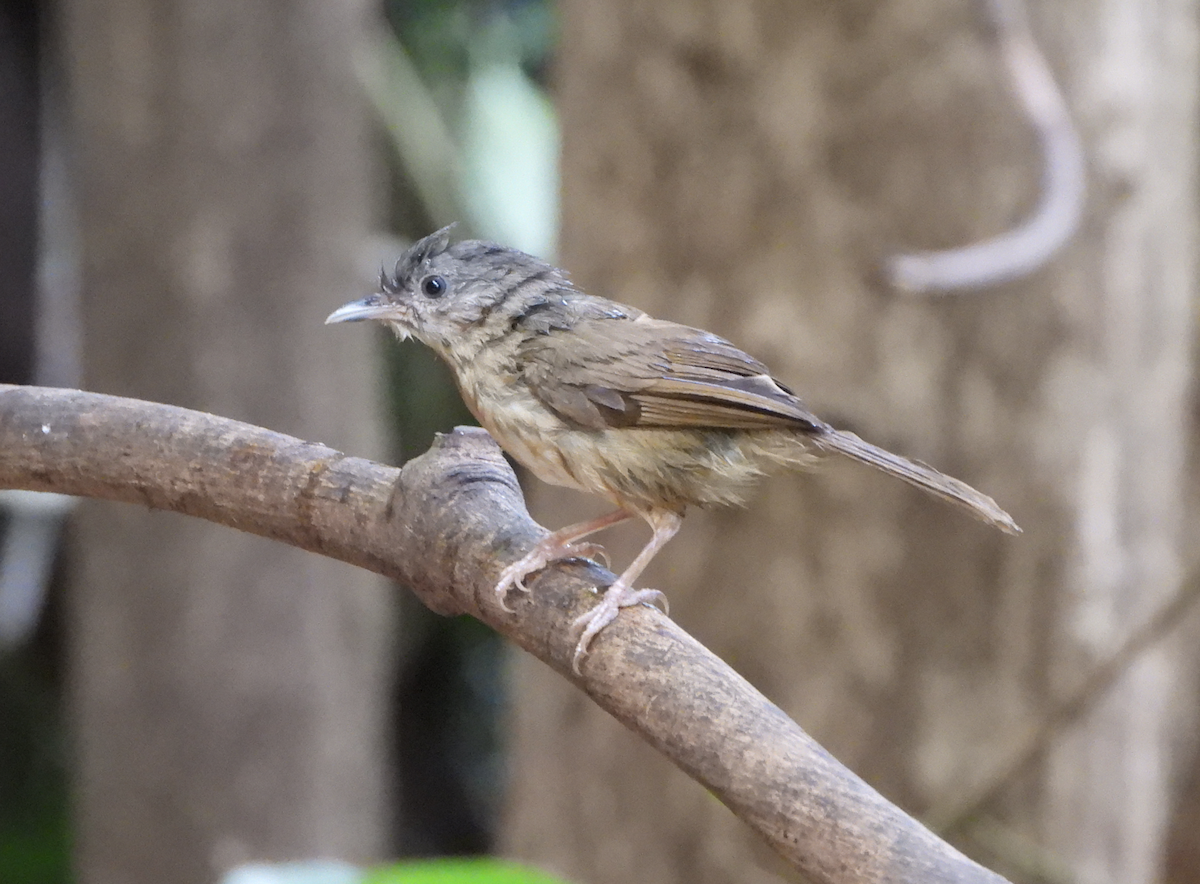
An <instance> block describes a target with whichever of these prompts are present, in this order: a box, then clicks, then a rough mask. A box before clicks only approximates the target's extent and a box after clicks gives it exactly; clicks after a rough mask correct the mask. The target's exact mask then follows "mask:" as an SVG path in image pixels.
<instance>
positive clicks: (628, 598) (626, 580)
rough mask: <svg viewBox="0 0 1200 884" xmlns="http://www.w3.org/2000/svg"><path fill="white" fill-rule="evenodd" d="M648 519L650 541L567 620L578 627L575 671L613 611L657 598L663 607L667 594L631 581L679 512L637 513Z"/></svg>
mask: <svg viewBox="0 0 1200 884" xmlns="http://www.w3.org/2000/svg"><path fill="white" fill-rule="evenodd" d="M638 515H640V516H641V517H642V518H643V519H645V520H646V521H647V522H649V523H650V527H651V528H652V529H654V535H653V536H652V537H651V538H650V542H649V543H647V544H646V545H645V546H644V547H642V551H641V552H640V553H638V555H637V558H636V559H634V560H633V562H632V563H630V565H629V567H628V568H626V569H625V572H624V573H623V574H622V575H621V576H620V577H618V578H617V579H616V581H615V582H614V583H613V584H612V586H610V587H609V588H608V589H606V590H605V591H604V595H603V597H601V599H600V604H598V605H596V607H594V608H592V609H591V610H590V611H588V612H587V613H585V614H580V615H579V616H578V617H576V618H575V622H574V623H572V624H571V626H572V629H582V630H583V632H582V634H581V635H580V636H579V644H577V645H576V646H575V658H574V660H572V662H571V666H572V668H573V669H574V670H575V673H576V674H579V661H580V660H581V659H582V658H583V655H584V654H585V653H587V649H588V645H589V644H591V642H592V639H593V638H595V637H596V634H597V633H598V632H600V630H601V629H603V628H604V627H605V626H607V625H608V624H610V623H612V622H613V620H615V619H616V617H617V612H618V611H620V610H621V609H622V608H628V607H629V606H630V605H641V604H654V603H655V602H659V601H661V602H662V604H663V610H664V611H665V610H666V607H667V597H666V596H665V595H663V594H662V593H661V592H659V591H658V590H657V589H634V588H633V582H634V581H635V580H637V579H638V577H640V576H641V574H642V571H644V570H645V568H646V566H647V565H649V564H650V560H651V559H653V558H654V556H655V555H656V554H657V553H658V551H659V550H660V549H662V548H663V547H664V546H665V545H666V543H667V541H668V540H670V539H671V538H672V537H674V536H675V533H676V532H677V531H678V530H679V526H680V525H682V524H683V516H681V515H680V514H679V513H676V512H672V511H671V510H649V511H647V512H642V513H638Z"/></svg>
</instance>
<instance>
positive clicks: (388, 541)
mask: <svg viewBox="0 0 1200 884" xmlns="http://www.w3.org/2000/svg"><path fill="white" fill-rule="evenodd" d="M4 487H16V488H24V489H28V490H36V491H57V492H60V493H67V494H82V495H88V496H92V497H100V498H105V499H109V500H116V501H123V502H126V503H135V504H140V505H143V506H146V507H149V508H151V509H163V510H171V511H174V512H180V513H186V514H188V515H192V516H199V517H201V518H204V519H209V520H211V521H213V522H216V523H219V524H222V525H227V526H230V527H236V528H238V529H240V530H242V531H247V532H251V533H254V534H258V535H261V536H263V537H270V538H274V539H276V540H281V541H284V542H285V543H290V544H293V545H295V546H298V547H301V548H303V549H307V550H311V551H313V552H319V553H323V554H324V555H326V556H330V557H333V558H337V559H341V560H342V561H345V562H350V563H352V564H356V565H360V566H362V567H365V568H369V569H371V570H374V571H377V572H378V573H380V574H383V575H385V576H388V577H393V578H395V579H397V580H400V581H401V582H403V583H405V584H407V585H409V586H411V587H412V588H413V590H414V591H415V592H416V593H417V595H418V597H419V598H420V599H421V600H422V601H423V602H424V603H425V604H426V605H428V606H429V607H430V608H432V609H433V610H434V611H436V612H438V613H442V614H459V613H466V614H471V615H473V616H475V617H478V618H479V619H481V620H483V621H484V622H486V623H488V624H489V625H490V626H492V627H494V628H495V629H497V630H499V631H500V632H502V633H504V634H505V635H507V636H509V637H510V638H512V639H513V640H514V641H516V642H517V643H518V644H519V645H521V646H522V647H523V648H525V649H526V650H527V651H529V652H530V653H531V654H533V655H535V656H536V657H538V658H539V659H541V660H542V661H544V662H545V663H548V664H549V665H550V667H551V669H552V670H554V671H555V672H557V673H558V674H559V675H562V676H564V677H566V678H568V679H570V680H571V681H573V682H575V683H576V684H577V685H578V686H579V687H581V688H582V689H583V690H584V691H586V692H587V694H588V695H589V696H590V697H591V698H592V699H593V700H594V701H595V703H596V704H597V706H598V707H599V708H602V709H604V710H605V711H606V712H608V713H609V714H611V715H612V716H613V718H614V719H615V720H617V721H620V722H621V723H622V724H624V725H625V726H626V727H628V728H629V729H630V731H632V732H633V733H635V734H637V735H639V736H640V737H641V738H642V739H644V740H645V741H646V742H647V743H648V744H650V745H652V746H654V747H655V748H656V749H657V750H658V751H659V752H661V753H662V754H663V755H665V756H666V757H667V758H669V759H670V760H671V761H673V762H674V763H675V764H676V765H678V766H679V768H680V769H681V770H683V771H685V772H686V773H687V774H688V776H690V777H693V778H695V779H696V780H697V781H698V782H700V783H701V784H703V785H704V786H705V787H707V788H708V789H710V790H711V791H712V793H713V794H714V795H715V796H716V797H717V798H719V799H720V800H721V801H723V802H724V803H725V804H726V805H727V806H728V807H729V808H730V809H731V810H732V811H733V812H734V813H735V814H737V815H738V816H739V817H741V818H742V819H743V820H745V821H746V822H747V823H748V824H749V825H750V826H751V827H752V828H753V829H754V830H755V831H757V832H759V833H760V834H761V835H762V836H763V838H764V839H765V840H766V842H767V843H768V844H770V845H771V846H772V847H774V848H775V849H776V850H777V851H778V852H779V853H780V855H781V856H782V857H783V858H784V859H785V860H786V861H787V862H789V863H790V864H792V865H793V866H794V867H795V868H796V869H798V870H800V871H802V872H804V873H805V874H806V875H808V876H809V877H810V879H811V880H812V881H814V882H818V884H821V882H826V884H864V882H881V884H882V882H885V881H886V882H913V884H916V882H951V881H955V882H963V884H1003V881H1004V879H1002V878H1000V877H999V876H997V875H994V874H993V873H991V872H988V871H987V870H986V869H983V868H982V867H980V866H978V865H976V864H974V863H972V862H971V861H970V860H967V859H966V858H965V857H963V856H962V855H961V854H959V853H958V852H957V851H955V850H954V849H953V848H951V847H950V846H949V845H948V844H946V843H945V842H943V841H939V840H938V839H937V838H936V837H935V836H933V835H932V834H931V833H930V832H929V831H928V830H926V829H925V828H924V827H922V826H921V825H920V824H919V823H917V822H916V821H915V820H913V819H911V818H910V817H907V816H906V815H905V814H904V813H902V812H901V811H900V810H899V809H897V808H896V807H894V806H893V805H890V804H888V803H887V802H886V801H884V800H883V799H882V798H881V797H880V796H879V795H878V793H876V792H875V791H874V790H872V789H871V788H870V787H868V786H867V785H866V784H865V783H863V782H862V780H860V779H859V778H858V777H856V776H855V775H854V774H853V773H851V772H850V771H849V770H847V769H846V768H845V767H843V766H842V765H841V764H839V763H838V762H837V761H836V760H834V758H833V757H832V756H830V755H829V754H828V753H827V752H825V751H824V750H823V749H822V748H821V747H820V746H818V745H817V744H816V743H815V742H814V741H813V740H812V739H811V738H810V737H809V736H808V735H807V734H805V733H804V732H803V731H802V730H801V729H800V728H799V727H797V726H796V725H795V723H794V722H792V721H791V720H790V719H789V718H788V717H787V716H786V715H784V714H783V713H782V712H780V710H779V709H778V708H777V707H775V706H774V705H772V704H771V703H770V702H769V701H768V700H767V699H766V698H765V697H763V696H762V694H760V693H759V692H758V691H756V690H755V689H754V688H753V687H751V686H750V684H749V683H748V682H746V681H745V679H743V678H741V677H740V676H738V675H737V674H736V673H735V672H733V670H732V669H730V668H729V667H728V666H727V665H725V664H724V663H722V662H721V661H720V660H719V659H718V658H716V657H715V656H714V655H713V654H712V653H711V652H710V651H708V650H707V649H705V648H704V647H703V646H702V645H700V644H699V643H698V642H696V641H695V640H694V639H692V638H691V637H690V636H688V635H687V634H686V633H685V632H683V631H682V630H681V629H680V628H679V627H678V626H676V625H675V624H674V623H672V622H671V621H670V620H668V619H667V618H666V617H664V616H663V615H662V614H660V613H659V612H658V611H656V610H654V609H650V608H638V609H633V610H628V611H625V612H622V614H621V616H620V617H618V618H617V620H616V622H615V623H613V624H612V625H611V626H609V627H608V628H606V629H605V630H604V631H603V632H602V633H601V634H600V635H599V636H598V637H597V639H596V641H595V642H594V643H593V647H592V650H591V651H590V653H589V654H588V656H587V657H586V658H585V659H584V661H583V665H582V670H583V673H582V675H579V676H577V675H575V674H574V672H573V669H572V664H573V662H574V652H575V636H574V635H573V633H572V631H571V628H570V625H571V623H572V621H573V619H574V618H575V617H576V616H577V615H578V614H579V613H580V612H581V611H582V610H583V609H585V608H586V607H587V606H589V605H591V604H594V602H595V595H594V592H593V587H594V586H595V585H596V584H597V582H599V583H600V584H602V585H603V584H606V583H607V582H611V581H612V580H613V579H614V577H613V575H612V574H610V573H607V572H605V571H604V570H603V569H602V568H599V567H598V566H595V565H590V564H585V563H582V562H581V563H575V564H569V565H564V566H561V567H556V568H553V569H547V570H545V571H543V572H542V573H541V574H540V575H539V576H537V577H536V578H535V579H534V580H533V581H532V582H531V584H530V590H531V591H530V593H528V594H526V595H520V594H518V596H519V597H515V598H512V599H510V600H509V601H510V603H511V604H512V606H513V607H514V608H515V610H509V609H506V608H505V607H504V605H503V603H502V601H501V599H500V598H499V597H498V596H497V595H496V593H495V592H494V590H493V587H494V586H495V581H496V578H497V576H498V575H499V573H500V571H501V570H502V568H503V567H504V566H505V565H506V564H508V563H509V562H511V561H513V560H515V559H516V558H517V557H518V556H519V555H521V554H522V553H523V552H525V551H526V550H527V549H528V548H529V547H531V546H532V545H533V544H534V543H535V542H536V541H537V540H538V539H539V538H540V537H541V536H543V535H544V533H545V530H544V529H542V528H540V527H539V526H537V525H536V524H534V523H533V521H532V520H531V519H530V518H529V514H528V513H527V512H526V510H525V506H524V501H523V500H522V499H521V496H520V488H519V487H518V485H517V481H516V476H515V475H514V474H513V472H512V469H511V467H509V465H508V463H507V461H505V459H504V457H503V456H502V454H501V452H500V449H499V448H498V447H497V446H496V444H495V443H494V442H493V441H492V440H491V437H490V436H488V435H487V433H486V432H484V431H483V430H479V429H476V428H460V429H459V430H457V431H456V432H454V433H453V434H450V435H447V436H442V437H440V438H439V439H438V440H437V441H436V442H435V444H434V446H433V448H432V449H431V450H430V451H429V452H428V453H427V454H425V455H422V456H421V457H419V458H416V459H415V460H413V461H410V462H409V463H408V464H406V465H405V467H404V468H403V469H402V470H396V469H395V468H393V467H384V466H380V465H379V464H375V463H372V462H370V461H366V460H362V459H359V458H354V457H347V456H345V455H343V454H341V453H340V452H337V451H334V450H332V449H330V448H326V447H325V446H323V445H317V444H314V443H310V442H305V441H303V440H300V439H295V438H292V437H289V436H284V435H282V434H279V433H274V432H272V431H269V430H265V429H262V428H260V427H254V426H250V425H247V424H242V423H239V422H236V421H231V420H227V419H224V418H218V417H214V416H212V415H208V414H201V413H198V412H193V411H188V410H186V409H180V408H175V407H171V406H165V405H157V404H152V403H147V402H140V401H136V400H129V399H121V398H116V397H110V396H100V395H96V394H90V393H79V392H75V391H66V390H47V389H40V388H21V387H6V386H0V488H4ZM157 517H158V518H163V516H162V515H159V516H157Z"/></svg>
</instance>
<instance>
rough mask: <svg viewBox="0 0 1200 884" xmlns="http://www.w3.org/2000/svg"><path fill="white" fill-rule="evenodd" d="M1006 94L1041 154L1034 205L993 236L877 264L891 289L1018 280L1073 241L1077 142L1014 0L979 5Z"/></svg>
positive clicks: (1082, 177) (937, 289) (927, 290)
mask: <svg viewBox="0 0 1200 884" xmlns="http://www.w3.org/2000/svg"><path fill="white" fill-rule="evenodd" d="M984 2H985V5H986V6H987V10H988V14H989V16H990V19H991V23H992V25H993V27H994V28H995V31H996V41H997V44H998V48H999V51H1000V55H1001V57H1002V59H1003V60H1004V66H1005V70H1006V72H1007V73H1008V77H1009V80H1010V81H1011V83H1012V88H1013V93H1014V95H1015V96H1016V98H1017V101H1018V102H1019V103H1020V105H1021V108H1022V109H1023V110H1024V112H1025V115H1026V117H1027V118H1028V119H1029V122H1030V124H1031V125H1032V126H1033V128H1034V130H1035V131H1036V133H1037V137H1038V143H1039V145H1040V146H1041V151H1042V163H1043V165H1042V179H1041V185H1040V199H1039V202H1038V205H1037V207H1036V209H1035V210H1034V212H1033V214H1032V215H1030V216H1029V218H1027V219H1026V220H1025V221H1024V222H1023V223H1022V224H1020V225H1019V226H1017V227H1015V228H1013V229H1012V230H1009V231H1007V232H1005V233H1002V234H1000V235H999V236H996V237H992V238H991V239H985V240H982V241H980V242H976V243H972V244H970V245H966V246H962V247H961V248H955V249H946V250H944V251H929V252H910V253H907V254H901V255H894V256H892V257H891V258H888V259H887V260H886V261H885V262H884V272H885V274H886V275H887V278H888V280H889V281H890V282H891V284H892V285H893V286H895V287H896V288H898V289H900V290H902V291H905V292H910V293H914V294H934V295H936V294H948V293H952V292H956V291H962V290H964V289H980V288H985V287H987V286H993V285H998V284H1000V283H1003V282H1008V281H1010V280H1013V279H1019V278H1021V277H1023V276H1027V275H1028V274H1030V273H1032V272H1034V271H1035V270H1037V269H1039V268H1040V267H1042V266H1044V265H1045V264H1046V263H1047V262H1048V261H1049V260H1050V259H1051V258H1052V257H1054V255H1055V254H1056V253H1057V252H1058V251H1059V249H1061V248H1062V247H1063V246H1064V245H1065V244H1066V243H1067V242H1068V241H1069V240H1070V239H1071V237H1072V236H1074V234H1075V231H1076V230H1077V229H1078V228H1079V221H1080V218H1081V217H1082V215H1083V206H1084V200H1085V197H1086V190H1087V188H1086V177H1087V176H1086V164H1085V158H1084V152H1083V142H1082V140H1081V139H1080V137H1079V133H1078V132H1077V131H1076V129H1075V125H1074V123H1073V122H1072V121H1071V114H1070V111H1069V110H1068V108H1067V103H1066V101H1065V99H1064V98H1063V96H1062V93H1061V91H1060V90H1059V88H1058V85H1057V84H1056V83H1055V81H1054V74H1053V73H1052V72H1051V71H1050V66H1049V65H1048V64H1047V63H1046V59H1045V58H1044V57H1043V56H1042V53H1041V51H1040V50H1039V49H1038V46H1037V43H1036V41H1035V40H1034V38H1033V33H1032V31H1031V30H1030V27H1029V20H1028V17H1027V16H1026V12H1025V8H1024V6H1023V5H1022V2H1021V0H984Z"/></svg>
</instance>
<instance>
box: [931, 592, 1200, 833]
mask: <svg viewBox="0 0 1200 884" xmlns="http://www.w3.org/2000/svg"><path fill="white" fill-rule="evenodd" d="M1198 600H1200V572H1194V573H1192V574H1191V575H1190V576H1189V577H1188V578H1187V579H1186V580H1185V581H1184V582H1183V584H1182V585H1181V586H1180V588H1179V591H1178V592H1177V593H1176V594H1175V596H1174V597H1173V598H1172V599H1171V600H1170V601H1169V602H1167V603H1166V604H1164V605H1163V606H1162V607H1161V608H1160V609H1159V610H1158V611H1157V612H1155V614H1154V615H1153V616H1152V617H1150V619H1149V620H1147V621H1146V622H1145V623H1144V624H1142V626H1141V627H1140V628H1138V629H1136V630H1134V631H1133V632H1132V633H1131V634H1130V635H1129V636H1128V638H1126V639H1125V642H1124V643H1123V644H1122V645H1121V646H1120V647H1119V648H1118V649H1117V650H1116V651H1115V652H1114V653H1113V654H1112V656H1111V657H1109V658H1108V659H1107V660H1105V661H1104V662H1103V663H1101V664H1099V665H1098V666H1097V667H1096V668H1095V669H1093V670H1092V672H1091V674H1090V675H1088V677H1087V678H1085V679H1084V681H1083V683H1082V684H1081V685H1079V687H1078V688H1076V690H1075V691H1073V692H1072V693H1071V694H1070V695H1069V696H1067V697H1065V698H1064V699H1063V700H1061V701H1060V702H1059V703H1057V704H1056V705H1055V706H1054V707H1053V708H1052V709H1051V710H1050V711H1049V712H1048V713H1047V714H1046V716H1045V717H1044V718H1042V720H1041V721H1040V722H1039V723H1038V724H1037V725H1036V726H1034V727H1033V728H1032V729H1030V730H1029V731H1028V732H1027V733H1026V734H1025V735H1024V737H1013V738H1012V739H1011V740H1005V741H1003V744H1004V745H1007V746H1015V747H1016V748H1014V749H1013V751H1012V752H1011V753H1010V755H1009V757H1008V758H1007V759H1006V760H1005V761H1003V762H1002V763H1000V764H999V765H997V766H996V769H995V770H994V771H993V773H992V774H991V775H990V776H988V777H987V778H986V779H985V780H984V781H983V782H982V783H981V784H980V785H979V786H978V787H977V788H976V789H974V790H973V791H972V792H971V793H970V794H969V795H967V796H966V797H964V798H959V799H958V800H957V801H954V802H953V803H952V804H951V805H950V806H948V807H943V808H942V809H940V810H935V811H934V812H933V813H930V814H929V815H928V816H927V819H928V821H929V825H930V827H931V828H932V829H933V830H934V831H935V832H938V833H940V834H942V835H943V836H945V837H951V836H953V835H956V834H958V833H959V832H961V831H962V830H963V829H964V828H966V827H967V826H969V825H971V824H972V823H973V822H974V821H975V820H976V819H977V818H978V817H979V816H980V814H982V813H983V811H984V810H986V809H987V807H988V805H990V804H991V803H992V802H993V801H995V800H996V799H997V798H998V797H1000V795H1001V793H1003V791H1004V790H1005V789H1006V788H1007V787H1008V786H1009V785H1011V784H1012V783H1013V782H1014V781H1016V779H1017V778H1018V777H1020V776H1022V775H1023V774H1025V773H1026V772H1028V770H1029V769H1030V768H1031V767H1032V766H1033V765H1034V764H1035V763H1036V762H1037V760H1038V759H1039V758H1041V757H1042V755H1043V754H1044V753H1045V752H1046V750H1047V749H1049V748H1050V746H1051V745H1053V743H1054V740H1055V738H1056V737H1058V736H1059V735H1060V734H1061V733H1062V732H1063V730H1064V729H1066V728H1067V727H1068V726H1069V725H1071V724H1072V723H1074V722H1076V721H1078V720H1079V719H1080V718H1082V717H1083V716H1084V715H1085V714H1086V713H1087V712H1089V711H1090V710H1092V709H1093V708H1095V706H1096V704H1097V703H1099V702H1100V701H1101V700H1102V699H1104V697H1105V696H1106V695H1107V694H1108V692H1109V690H1110V689H1111V688H1112V686H1113V685H1114V684H1115V683H1116V682H1117V680H1118V679H1119V678H1120V677H1121V676H1122V675H1123V674H1124V673H1125V671H1126V670H1127V669H1128V668H1129V666H1130V664H1131V663H1133V661H1134V660H1136V659H1137V658H1138V657H1139V656H1141V655H1142V654H1143V653H1144V652H1145V651H1146V650H1147V649H1149V648H1150V647H1153V646H1154V645H1155V644H1157V643H1158V642H1159V641H1161V640H1162V639H1163V638H1164V637H1165V636H1166V635H1167V634H1168V633H1170V632H1171V631H1172V630H1174V629H1175V628H1177V627H1178V626H1179V624H1180V622H1181V621H1182V620H1183V619H1184V617H1185V616H1186V615H1187V614H1188V613H1189V612H1190V611H1191V609H1192V607H1193V606H1194V605H1195V604H1196V602H1197V601H1198Z"/></svg>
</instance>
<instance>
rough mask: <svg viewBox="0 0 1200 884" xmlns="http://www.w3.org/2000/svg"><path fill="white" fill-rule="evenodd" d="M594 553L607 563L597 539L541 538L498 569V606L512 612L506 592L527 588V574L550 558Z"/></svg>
mask: <svg viewBox="0 0 1200 884" xmlns="http://www.w3.org/2000/svg"><path fill="white" fill-rule="evenodd" d="M597 556H599V557H600V558H602V559H604V562H605V565H607V564H608V554H607V553H606V552H605V551H604V548H603V547H602V546H600V545H599V544H598V543H579V542H576V543H563V542H562V541H559V540H555V539H554V537H553V535H550V536H549V537H546V538H544V539H543V540H542V541H541V542H540V543H538V545H537V546H535V547H534V548H533V549H531V550H530V551H529V552H528V553H527V554H526V555H525V556H523V557H522V558H520V559H518V560H517V561H515V562H513V563H512V564H511V565H509V566H508V567H507V568H505V569H504V570H503V571H501V572H500V579H499V580H498V581H496V595H498V596H499V597H500V607H502V608H503V609H504V610H506V611H509V612H511V611H512V608H510V607H509V606H508V601H507V599H508V594H509V593H510V592H511V591H512V590H514V589H518V590H520V591H521V592H529V587H528V586H526V585H525V580H526V578H528V577H529V575H530V574H534V573H536V572H537V571H540V570H542V569H543V568H545V567H546V566H547V565H549V564H550V563H551V562H561V561H563V560H564V559H590V558H593V557H597Z"/></svg>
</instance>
